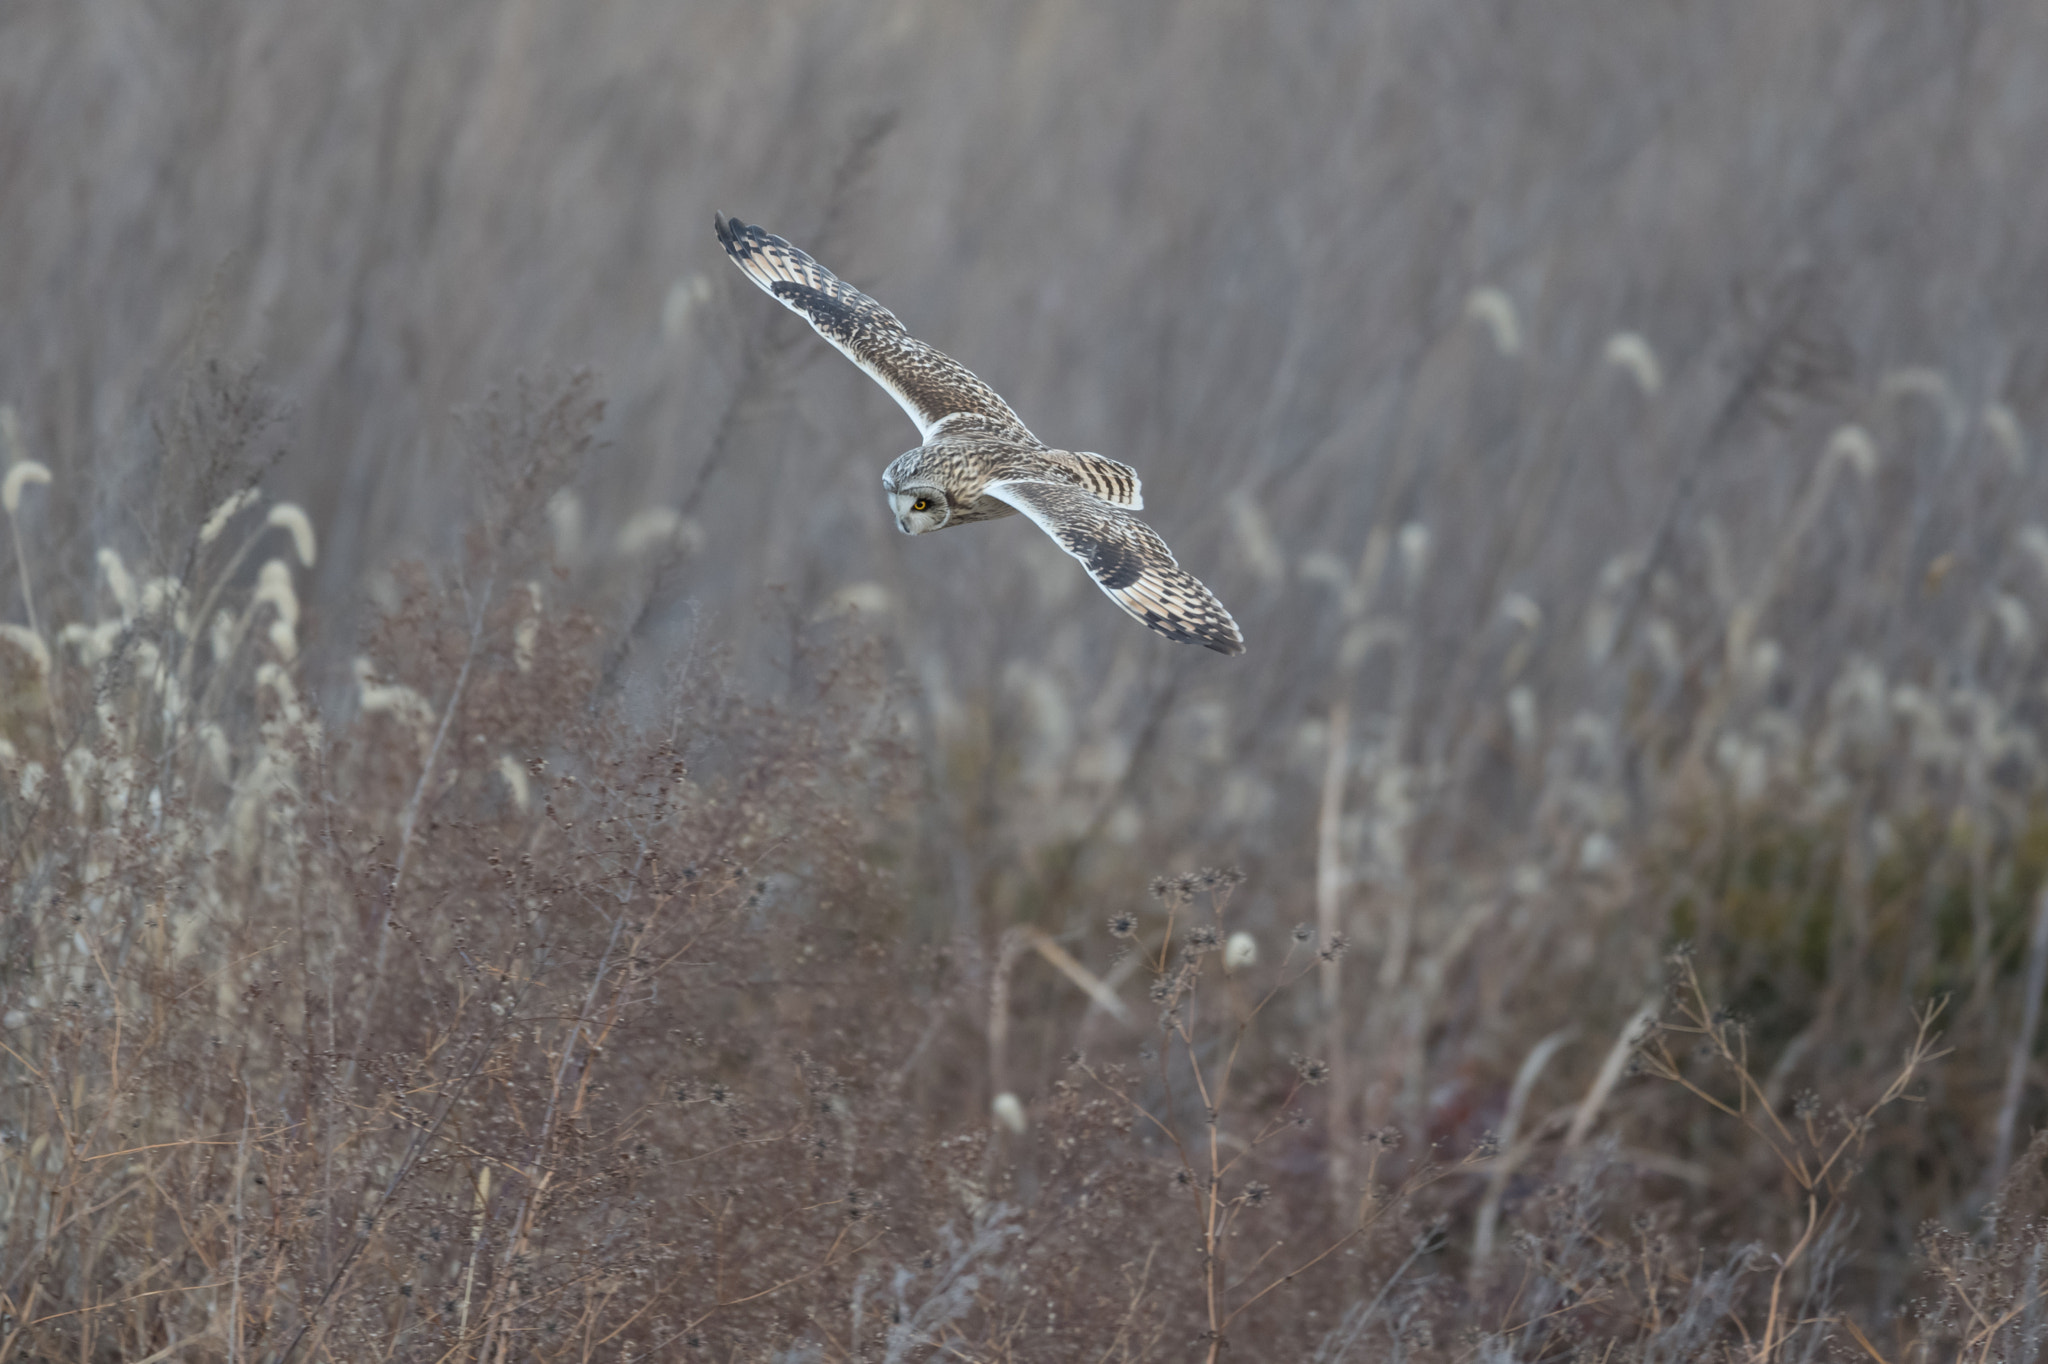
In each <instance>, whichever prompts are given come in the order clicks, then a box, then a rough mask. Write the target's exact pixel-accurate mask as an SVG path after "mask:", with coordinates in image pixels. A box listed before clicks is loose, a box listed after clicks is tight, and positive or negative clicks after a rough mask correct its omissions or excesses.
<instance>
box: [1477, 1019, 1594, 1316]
mask: <svg viewBox="0 0 2048 1364" xmlns="http://www.w3.org/2000/svg"><path fill="white" fill-rule="evenodd" d="M1577 1031H1578V1030H1577V1029H1576V1028H1560V1029H1558V1030H1557V1031H1556V1032H1554V1033H1552V1034H1550V1035H1549V1036H1548V1037H1546V1038H1544V1039H1543V1040H1542V1041H1540V1042H1538V1043H1537V1044H1536V1045H1535V1046H1533V1047H1531V1048H1530V1049H1529V1054H1528V1055H1527V1056H1525V1057H1523V1058H1522V1066H1521V1069H1520V1070H1518V1071H1516V1072H1515V1083H1514V1087H1513V1088H1512V1089H1510V1090H1509V1091H1508V1107H1507V1113H1506V1114H1505V1115H1504V1116H1503V1117H1502V1118H1501V1123H1500V1134H1499V1147H1500V1154H1499V1155H1497V1156H1495V1157H1494V1160H1493V1172H1492V1175H1491V1176H1490V1177H1489V1178H1488V1179H1487V1181H1486V1197H1485V1199H1484V1200H1483V1201H1482V1202H1481V1203H1480V1205H1479V1217H1478V1222H1477V1226H1476V1227H1475V1229H1474V1231H1473V1233H1472V1282H1473V1283H1474V1284H1475V1285H1476V1284H1478V1283H1479V1282H1480V1277H1481V1275H1483V1274H1484V1273H1485V1271H1486V1265H1487V1261H1488V1260H1490V1259H1492V1258H1493V1238H1494V1232H1495V1229H1496V1228H1497V1227H1498V1226H1499V1225H1500V1201H1501V1198H1502V1196H1503V1195H1504V1194H1505V1193H1506V1192H1507V1187H1508V1177H1509V1176H1510V1175H1512V1174H1513V1173H1514V1172H1515V1167H1516V1166H1518V1165H1520V1164H1521V1163H1522V1160H1523V1158H1524V1157H1526V1156H1527V1155H1528V1153H1529V1144H1528V1143H1526V1142H1521V1141H1518V1140H1517V1139H1518V1138H1519V1136H1520V1135H1521V1126H1522V1110H1523V1109H1525V1108H1526V1107H1527V1106H1528V1103H1529V1095H1530V1093H1531V1092H1532V1091H1533V1090H1534V1089H1535V1088H1536V1081H1537V1080H1538V1079H1539V1078H1540V1077H1541V1076H1542V1074H1543V1068H1544V1067H1545V1066H1547V1065H1549V1064H1550V1058H1551V1057H1553V1056H1555V1055H1556V1054H1557V1052H1558V1049H1559V1048H1561V1047H1563V1046H1564V1044H1565V1043H1567V1042H1569V1041H1571V1040H1572V1038H1573V1037H1574V1036H1575V1035H1577Z"/></svg>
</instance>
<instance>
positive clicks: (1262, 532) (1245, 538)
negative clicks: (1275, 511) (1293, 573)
mask: <svg viewBox="0 0 2048 1364" xmlns="http://www.w3.org/2000/svg"><path fill="white" fill-rule="evenodd" d="M1230 526H1231V530H1232V531H1234V532H1235V533H1236V536H1237V550H1238V553H1240V554H1242V555H1244V561H1245V563H1246V564H1248V565H1250V567H1251V570H1252V572H1253V573H1254V574H1256V575H1257V576H1258V579H1259V581H1261V582H1263V583H1266V584H1268V585H1274V584H1278V583H1280V582H1282V581H1284V580H1285V579H1286V577H1287V556H1286V555H1284V554H1282V553H1281V552H1280V542H1279V541H1278V540H1276V539H1274V538H1273V527H1272V524H1271V523H1270V522H1268V521H1267V520H1266V514H1265V512H1263V511H1261V510H1260V509H1259V504H1258V503H1256V502H1254V501H1252V500H1251V499H1250V498H1248V497H1240V498H1238V499H1237V500H1236V501H1235V502H1233V503H1231V506H1230Z"/></svg>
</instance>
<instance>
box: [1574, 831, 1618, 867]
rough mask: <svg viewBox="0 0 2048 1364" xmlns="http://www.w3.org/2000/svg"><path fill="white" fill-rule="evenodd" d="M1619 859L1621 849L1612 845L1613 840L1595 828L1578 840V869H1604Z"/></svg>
mask: <svg viewBox="0 0 2048 1364" xmlns="http://www.w3.org/2000/svg"><path fill="white" fill-rule="evenodd" d="M1620 860H1621V850H1620V849H1618V848H1616V847H1615V846H1614V840H1613V839H1612V838H1609V837H1608V836H1607V835H1606V834H1604V833H1602V832H1600V830H1598V829H1595V830H1594V831H1593V832H1592V833H1589V834H1587V835H1586V836H1585V837H1584V838H1582V839H1580V840H1579V870H1580V871H1605V870H1607V868H1609V867H1611V866H1613V865H1614V864H1615V863H1616V862H1618V861H1620Z"/></svg>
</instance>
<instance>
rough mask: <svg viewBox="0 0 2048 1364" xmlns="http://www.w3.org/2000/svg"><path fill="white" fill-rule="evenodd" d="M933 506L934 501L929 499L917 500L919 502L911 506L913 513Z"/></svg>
mask: <svg viewBox="0 0 2048 1364" xmlns="http://www.w3.org/2000/svg"><path fill="white" fill-rule="evenodd" d="M931 505H932V500H931V499H930V498H929V497H920V498H918V499H917V501H915V502H913V503H911V504H910V509H911V510H912V511H924V510H926V509H927V508H929V507H930V506H931Z"/></svg>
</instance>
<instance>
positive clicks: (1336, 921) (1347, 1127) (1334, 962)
mask: <svg viewBox="0 0 2048 1364" xmlns="http://www.w3.org/2000/svg"><path fill="white" fill-rule="evenodd" d="M1346 680H1347V685H1346V687H1345V693H1346V694H1344V695H1341V696H1339V697H1338V698H1337V701H1336V703H1335V704H1334V705H1332V706H1331V707H1330V727H1329V733H1328V736H1327V739H1326V742H1327V744H1328V752H1327V754H1326V756H1325V759H1324V763H1323V791H1322V799H1321V801H1320V802H1319V803H1318V805H1317V813H1316V932H1317V933H1318V934H1319V935H1320V937H1321V940H1322V941H1323V942H1324V943H1326V944H1327V943H1334V942H1336V941H1337V940H1338V939H1339V938H1340V937H1342V936H1343V931H1344V925H1343V909H1344V880H1345V869H1344V786H1345V777H1346V775H1347V773H1348V772H1349V770H1350V764H1351V698H1350V696H1349V690H1350V688H1349V686H1348V678H1347V679H1346ZM1343 964H1344V963H1343V958H1342V956H1341V954H1338V953H1335V952H1331V953H1327V954H1325V957H1324V959H1323V961H1322V962H1321V963H1320V964H1319V966H1318V972H1317V973H1318V977H1319V979H1318V982H1317V983H1318V985H1319V986H1320V987H1321V996H1322V1006H1323V1054H1324V1055H1325V1056H1326V1057H1327V1058H1328V1059H1329V1064H1330V1107H1329V1118H1328V1122H1329V1125H1330V1140H1329V1193H1330V1198H1331V1200H1332V1201H1333V1202H1334V1203H1336V1204H1338V1205H1340V1206H1341V1205H1343V1204H1344V1203H1346V1202H1347V1201H1348V1200H1349V1198H1350V1196H1351V1140H1350V1138H1351V1110H1352V1106H1353V1102H1352V1101H1353V1093H1352V1090H1353V1086H1354V1082H1355V1078H1356V1077H1355V1076H1354V1074H1353V1069H1354V1068H1353V1067H1352V1065H1351V1063H1350V1049H1349V1048H1348V1047H1346V1046H1345V1034H1344V1002H1343V993H1342V985H1343V976H1342V969H1343Z"/></svg>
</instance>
